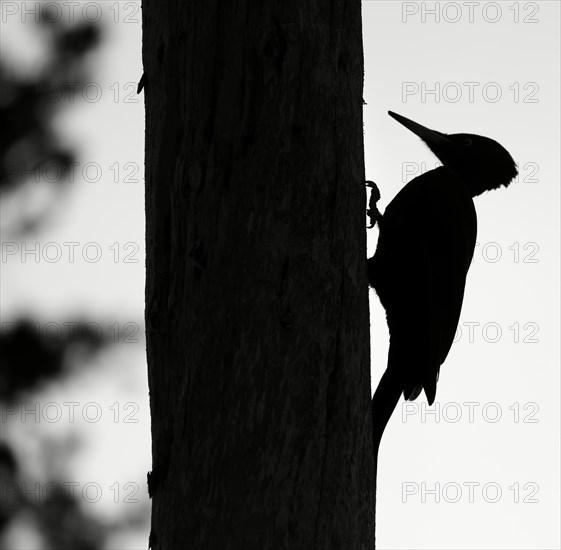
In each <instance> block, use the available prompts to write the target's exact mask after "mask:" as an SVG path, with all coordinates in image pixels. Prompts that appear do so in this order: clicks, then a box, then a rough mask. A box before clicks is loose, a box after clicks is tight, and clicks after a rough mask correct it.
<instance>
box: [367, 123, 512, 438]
mask: <svg viewBox="0 0 561 550" xmlns="http://www.w3.org/2000/svg"><path fill="white" fill-rule="evenodd" d="M390 115H391V116H392V117H393V118H395V119H396V120H397V121H398V122H400V123H401V124H403V125H404V126H406V127H407V128H408V129H410V130H411V131H413V132H414V133H415V134H417V135H418V136H419V137H421V138H422V139H423V140H424V141H425V143H426V144H427V145H428V146H429V148H430V149H431V150H432V151H433V152H434V153H435V154H436V156H437V157H438V158H439V159H440V160H441V162H442V163H443V166H441V167H439V168H436V169H435V170H431V171H430V172H427V173H425V174H423V175H421V176H419V177H417V178H415V179H414V180H412V181H411V182H409V183H408V184H407V185H406V186H405V187H404V188H403V189H402V190H401V191H400V192H399V193H398V194H397V195H396V196H395V198H394V199H393V200H392V201H391V202H390V204H389V205H388V207H387V208H386V211H385V212H384V214H383V215H381V216H380V219H379V220H378V223H379V226H380V236H379V239H378V246H377V249H376V253H375V254H374V256H373V257H372V258H369V260H368V277H369V282H370V285H371V286H372V287H374V289H375V290H376V293H377V294H378V296H379V298H380V301H381V303H382V305H383V306H384V308H385V310H386V317H387V321H388V328H389V332H390V350H389V355H388V366H387V369H386V373H385V374H384V377H383V378H382V381H381V385H380V387H379V388H378V390H377V392H376V394H375V398H374V400H375V402H374V403H373V406H375V405H376V400H377V403H378V405H379V403H382V405H381V406H380V409H381V410H383V411H384V412H383V413H381V414H380V415H379V417H380V427H381V431H383V428H384V427H385V422H387V420H388V419H389V415H391V412H392V411H393V408H394V407H395V404H396V403H397V400H398V399H399V395H400V394H401V393H402V392H403V394H404V397H405V398H406V399H415V398H416V397H417V396H418V395H419V393H420V392H421V391H422V390H423V389H424V391H425V394H426V396H427V400H428V402H429V404H432V403H433V402H434V399H435V394H436V382H437V380H438V375H439V370H440V366H441V365H442V363H443V362H444V360H445V359H446V357H447V355H448V352H449V351H450V347H451V346H452V342H453V340H454V335H455V333H456V328H457V326H458V320H459V318H460V312H461V308H462V302H463V297H464V288H465V283H466V276H467V273H468V270H469V266H470V264H471V260H472V257H473V252H474V249H475V241H476V235H477V217H476V213H475V207H474V204H473V199H472V197H474V196H477V195H479V194H481V193H482V192H484V191H487V190H491V189H496V188H498V187H500V186H501V185H504V186H507V185H508V184H509V183H510V181H511V180H512V179H513V178H514V177H515V176H516V174H517V170H516V165H515V163H514V161H513V160H512V158H511V156H510V155H509V154H508V152H507V151H506V150H505V149H504V148H503V147H502V146H501V145H499V144H498V143H497V142H495V141H493V140H491V139H489V138H486V137H482V136H476V135H471V134H452V135H447V134H442V133H440V132H436V131H434V130H429V129H428V128H425V127H424V126H421V125H420V124H417V123H416V122H413V121H411V120H409V119H407V118H405V117H402V116H400V115H397V114H395V113H392V112H390ZM381 431H380V436H381Z"/></svg>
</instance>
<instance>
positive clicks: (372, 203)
mask: <svg viewBox="0 0 561 550" xmlns="http://www.w3.org/2000/svg"><path fill="white" fill-rule="evenodd" d="M366 187H370V189H371V190H372V191H371V193H370V199H369V200H368V210H366V215H367V216H368V218H369V219H370V225H367V226H366V227H367V229H372V228H373V227H374V226H375V225H376V222H378V224H379V223H380V221H381V219H382V214H381V213H380V211H379V210H378V208H377V206H376V203H377V202H378V201H379V200H380V197H381V195H380V190H379V189H378V186H377V185H376V184H375V183H374V182H373V181H370V180H367V181H366Z"/></svg>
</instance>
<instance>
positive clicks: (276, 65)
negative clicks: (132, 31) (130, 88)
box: [143, 0, 374, 550]
mask: <svg viewBox="0 0 561 550" xmlns="http://www.w3.org/2000/svg"><path fill="white" fill-rule="evenodd" d="M234 6H235V7H234ZM143 26H144V44H143V57H144V69H145V76H146V78H145V81H146V86H145V96H146V97H145V98H146V241H147V242H146V244H147V258H146V271H147V273H146V277H147V281H146V327H147V353H148V369H149V383H150V400H151V412H152V438H153V443H152V452H153V471H152V473H151V474H150V475H149V488H150V493H151V496H152V499H153V510H152V534H151V546H152V548H155V549H157V550H178V549H182V550H183V549H185V550H187V549H188V550H198V549H200V550H203V549H204V550H213V549H217V550H218V549H219V550H227V549H238V548H240V549H244V550H250V549H258V550H266V549H275V550H278V549H283V548H286V549H290V550H293V549H300V548H301V549H306V550H310V549H322V550H323V549H331V548H333V549H335V548H341V549H344V550H352V549H366V548H368V549H369V550H371V549H372V547H373V531H374V494H373V455H372V423H371V413H370V349H369V318H368V286H367V275H366V231H365V215H364V213H365V208H366V205H365V189H364V163H363V127H362V82H363V57H362V35H361V3H360V1H358V0H352V1H344V0H336V1H332V2H326V1H320V0H316V1H312V0H310V1H308V2H289V3H288V4H285V3H278V2H274V1H273V0H264V1H263V2H259V3H255V2H249V1H247V0H246V1H243V2H237V3H235V4H223V3H220V4H219V3H217V2H215V1H214V0H205V1H204V2H197V3H195V2H190V1H187V2H172V1H171V0H165V1H164V0H160V1H158V2H155V1H151V2H149V1H144V2H143Z"/></svg>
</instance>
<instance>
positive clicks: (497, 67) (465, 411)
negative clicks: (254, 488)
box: [363, 0, 561, 549]
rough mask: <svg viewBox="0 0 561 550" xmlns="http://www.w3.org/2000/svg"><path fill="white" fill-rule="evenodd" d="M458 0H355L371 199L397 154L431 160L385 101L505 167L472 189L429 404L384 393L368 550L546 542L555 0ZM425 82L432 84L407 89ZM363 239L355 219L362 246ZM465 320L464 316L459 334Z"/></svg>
mask: <svg viewBox="0 0 561 550" xmlns="http://www.w3.org/2000/svg"><path fill="white" fill-rule="evenodd" d="M497 8H498V9H499V10H500V13H499V11H498V10H497ZM511 8H513V9H511ZM435 9H436V10H437V13H438V15H439V21H438V22H436V20H435V19H436V15H435V12H434V10H435ZM471 9H472V10H473V11H472V12H471V14H470V9H469V5H468V3H460V2H440V3H435V2H418V3H414V2H403V3H402V2H378V1H368V0H367V1H365V2H364V3H363V17H364V21H363V34H364V50H365V89H364V99H365V101H366V102H367V105H366V106H365V108H364V119H365V150H366V175H367V178H368V179H373V180H374V181H376V182H377V184H378V187H379V188H380V191H381V194H382V200H381V202H380V204H381V206H382V208H385V206H386V205H387V204H388V203H389V201H390V200H391V199H392V198H393V197H394V196H395V194H396V193H397V192H398V191H399V190H400V189H401V187H402V186H403V185H404V183H405V182H406V181H409V180H410V179H411V178H412V176H411V177H409V178H408V179H404V177H403V170H404V169H406V170H407V169H411V170H415V169H418V170H419V169H422V166H421V163H423V162H424V163H426V164H425V166H426V168H425V169H429V170H430V169H432V168H434V166H435V161H436V158H435V157H434V155H433V154H432V153H431V152H430V151H429V150H428V148H427V147H426V146H425V145H424V144H423V143H422V141H421V140H420V139H419V138H417V137H416V136H415V135H413V134H412V133H411V132H409V131H408V130H407V129H405V128H404V127H403V126H401V125H400V124H398V123H397V122H396V121H395V120H393V119H392V118H390V117H389V116H388V115H387V114H386V112H387V110H388V109H390V110H393V111H396V112H398V113H400V114H403V115H404V116H407V117H409V118H412V119H413V120H415V121H417V122H420V123H421V124H424V125H426V126H428V127H429V128H433V129H435V130H439V131H442V132H446V133H460V132H462V133H464V132H466V133H474V134H480V135H484V136H488V137H491V138H493V139H496V140H497V141H499V142H500V143H501V144H502V145H503V146H504V147H506V148H507V150H508V151H509V152H510V153H511V154H512V156H513V158H514V159H515V160H516V161H517V163H518V166H519V171H520V176H519V181H518V182H515V183H513V184H512V185H511V186H510V187H509V188H508V189H504V188H503V189H501V190H497V191H494V192H490V193H487V194H485V195H482V196H480V197H478V198H476V199H475V204H476V209H477V214H478V239H477V240H478V243H479V244H478V246H477V248H476V252H475V258H474V262H473V265H472V267H471V270H470V273H469V275H468V283H467V288H466V295H465V299H464V306H463V310H462V315H461V319H460V328H461V329H462V333H461V335H460V337H459V339H458V341H457V342H456V343H455V344H454V345H453V347H452V350H451V352H450V355H449V357H448V359H447V361H446V362H445V364H444V365H443V367H442V369H441V373H440V380H439V383H438V390H437V396H436V399H437V401H436V403H435V405H434V406H433V407H431V408H430V409H429V408H428V407H427V405H426V400H425V398H424V395H422V396H421V397H420V398H419V399H417V401H415V402H414V403H410V404H408V405H407V406H408V408H407V409H406V408H405V404H404V403H402V404H401V405H398V408H397V410H396V412H395V413H394V416H393V418H392V420H391V421H390V424H389V425H388V428H387V430H386V433H385V434H384V438H383V440H382V446H381V458H380V463H379V479H380V481H379V486H378V487H379V495H378V503H379V504H378V517H377V525H378V537H377V540H378V545H379V547H380V548H384V549H390V548H391V549H405V548H411V549H413V548H426V549H437V548H442V549H449V548H463V549H475V548H477V549H490V548H505V549H507V548H508V549H511V548H512V549H515V548H516V549H519V548H520V549H521V548H533V549H538V548H539V549H542V548H559V547H560V546H561V544H560V540H559V433H560V429H559V186H560V177H559V151H560V143H559V130H560V113H559V67H560V60H559V50H560V47H559V28H560V27H559V3H558V2H538V3H535V2H519V3H516V2H499V3H493V2H479V3H471ZM430 10H432V14H430V13H429V12H430ZM515 10H518V21H519V22H518V23H516V22H515V16H516V14H517V12H516V11H515ZM470 19H471V20H472V22H470ZM455 20H457V22H455V23H454V22H453V21H455ZM525 20H526V21H527V22H524V21H525ZM530 20H535V21H536V22H535V23H530V22H529V21H530ZM490 21H495V22H490ZM466 82H468V83H470V82H471V83H474V84H471V85H466V84H464V83H466ZM405 83H409V84H405ZM476 83H477V84H476ZM516 83H517V84H516ZM405 86H407V87H406V88H405V91H406V92H408V93H404V87H405ZM437 86H439V88H438V87H437ZM470 86H471V89H472V90H473V97H472V98H470ZM525 87H526V88H525ZM516 89H518V90H519V92H520V93H519V95H518V96H517V97H516V96H515V95H514V92H515V91H516ZM430 90H432V91H433V92H434V91H435V90H439V93H438V94H434V93H433V94H430V93H425V94H422V91H424V92H429V91H430ZM498 90H500V92H501V94H502V95H500V97H498V96H497V91H498ZM536 90H537V92H536ZM458 91H459V92H460V94H459V95H458ZM532 92H536V93H534V94H533V95H532ZM529 100H534V102H529ZM404 163H408V164H407V165H404ZM536 168H537V170H538V171H537V172H536V173H535V170H536ZM414 175H418V172H417V174H413V176H414ZM532 180H533V181H532ZM376 241H377V231H370V232H369V255H371V254H372V253H373V252H374V250H375V245H376ZM515 243H518V244H515ZM517 249H519V255H518V257H516V258H515V256H514V254H515V252H516V250H517ZM536 250H537V252H536V253H535V255H532V252H534V251H536ZM498 254H500V256H498ZM525 260H526V261H525ZM529 261H533V262H535V263H528V262H529ZM370 303H371V316H372V317H371V324H372V331H371V334H372V348H373V352H372V365H373V383H377V381H378V379H379V378H380V376H381V374H382V372H383V369H384V368H385V365H386V356H387V349H388V332H387V328H386V324H385V317H384V312H383V309H382V307H381V306H380V304H379V302H378V299H377V297H376V296H375V295H374V294H373V293H372V295H371V302H370ZM470 323H479V325H471V326H472V327H473V337H472V338H471V339H470V335H469V327H470ZM515 323H518V326H519V335H518V339H519V342H518V343H515V336H516V334H515V329H516V325H515ZM509 327H513V329H510V328H509ZM524 327H526V328H524ZM536 329H537V333H536V334H533V332H534V330H536ZM497 330H500V335H499V333H498V332H497ZM499 336H500V337H499ZM495 339H497V341H496V342H495V343H492V342H491V341H490V340H495ZM524 339H527V340H537V341H536V342H535V343H524V342H523V340H524ZM470 340H472V341H471V342H470ZM470 402H471V403H474V404H473V405H468V404H466V403H470ZM429 410H430V411H436V412H435V414H432V415H431V414H426V415H425V414H424V413H425V412H427V413H428V412H429ZM470 410H472V411H473V421H472V422H470ZM517 410H519V415H518V417H517V418H515V413H516V412H517ZM535 411H537V412H535ZM498 412H500V413H501V417H500V419H498V420H497V421H496V422H492V420H494V419H495V417H496V416H497V413H498ZM534 412H535V414H532V413H534ZM458 415H460V416H459V417H458ZM517 420H518V421H517ZM524 420H526V422H525V421H524ZM530 421H534V422H530ZM471 482H473V483H474V485H470V483H471ZM475 483H477V484H479V485H475ZM488 483H490V484H491V485H487V486H486V485H485V484H488ZM528 483H530V484H531V485H526V484H528ZM446 484H448V485H446ZM515 484H518V487H519V489H520V492H519V500H520V502H518V503H516V502H515V497H516V494H515V492H516V487H517V485H515ZM470 486H471V487H473V489H472V490H473V495H470ZM524 486H526V488H525V489H524ZM510 487H513V489H510ZM497 488H499V489H500V491H501V495H500V497H499V498H498V499H497ZM435 489H437V493H438V497H439V500H440V502H438V503H437V502H436V497H435V494H434V492H432V493H431V492H430V491H434V490H435ZM536 489H537V493H536V494H532V493H533V492H534V491H535V490H536ZM524 498H526V499H527V500H528V499H529V500H537V502H533V503H532V502H527V503H523V502H522V501H523V500H524ZM495 499H497V501H496V502H495V503H492V502H490V501H491V500H495ZM453 501H457V502H453Z"/></svg>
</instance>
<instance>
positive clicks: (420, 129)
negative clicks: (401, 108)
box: [388, 111, 452, 156]
mask: <svg viewBox="0 0 561 550" xmlns="http://www.w3.org/2000/svg"><path fill="white" fill-rule="evenodd" d="M388 115H390V116H391V117H392V118H395V120H397V121H398V122H399V123H400V124H403V126H405V127H406V128H407V129H408V130H411V131H412V132H413V133H414V134H416V135H417V136H419V137H420V138H421V139H422V140H423V141H424V142H425V143H426V144H427V145H428V146H429V147H430V148H431V150H433V151H434V149H433V147H435V148H436V149H440V148H441V147H442V146H446V145H452V140H451V139H449V138H448V136H447V135H446V134H441V133H440V132H437V131H436V130H430V129H429V128H426V127H425V126H421V125H420V124H419V123H417V122H413V121H412V120H409V119H408V118H405V117H404V116H401V115H398V114H397V113H394V112H393V111H388ZM435 153H436V151H435ZM437 156H438V155H437Z"/></svg>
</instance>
